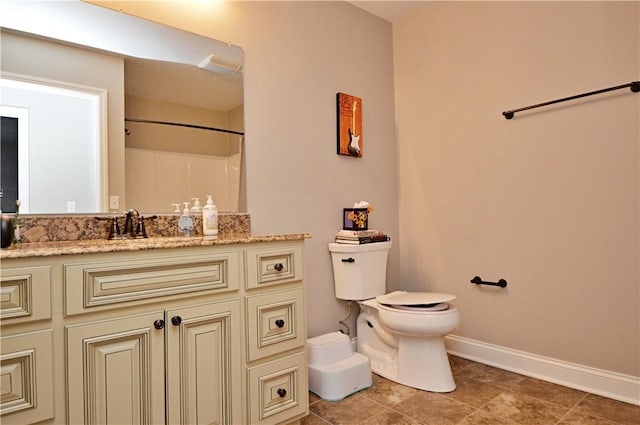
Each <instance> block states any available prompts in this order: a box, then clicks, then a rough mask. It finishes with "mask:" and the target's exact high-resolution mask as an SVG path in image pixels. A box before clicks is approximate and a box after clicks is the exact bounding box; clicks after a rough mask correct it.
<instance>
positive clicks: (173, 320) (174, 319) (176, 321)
mask: <svg viewBox="0 0 640 425" xmlns="http://www.w3.org/2000/svg"><path fill="white" fill-rule="evenodd" d="M180 323H182V317H180V316H173V317H172V318H171V324H173V326H178V325H180Z"/></svg>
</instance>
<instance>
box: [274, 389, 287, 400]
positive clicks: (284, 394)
mask: <svg viewBox="0 0 640 425" xmlns="http://www.w3.org/2000/svg"><path fill="white" fill-rule="evenodd" d="M276 392H277V393H278V395H279V396H280V397H281V398H284V396H286V395H287V390H285V389H284V388H278V391H276Z"/></svg>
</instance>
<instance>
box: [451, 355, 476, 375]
mask: <svg viewBox="0 0 640 425" xmlns="http://www.w3.org/2000/svg"><path fill="white" fill-rule="evenodd" d="M448 357H449V364H450V365H451V370H452V371H453V372H454V373H456V372H459V371H461V370H463V369H464V368H465V367H467V366H470V365H472V364H473V363H475V362H473V361H471V360H467V359H463V358H462V357H458V356H452V355H451V354H449V355H448Z"/></svg>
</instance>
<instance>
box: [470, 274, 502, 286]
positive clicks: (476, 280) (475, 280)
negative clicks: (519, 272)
mask: <svg viewBox="0 0 640 425" xmlns="http://www.w3.org/2000/svg"><path fill="white" fill-rule="evenodd" d="M471 283H475V284H476V285H489V286H499V287H501V288H506V287H507V281H506V280H504V279H500V280H498V281H497V282H487V281H484V280H482V278H481V277H480V276H475V277H474V278H473V279H471Z"/></svg>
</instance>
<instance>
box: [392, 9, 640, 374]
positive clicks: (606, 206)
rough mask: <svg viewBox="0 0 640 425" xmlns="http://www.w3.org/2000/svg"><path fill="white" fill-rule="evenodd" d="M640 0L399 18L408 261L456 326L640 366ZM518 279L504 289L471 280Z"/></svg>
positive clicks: (489, 338)
mask: <svg viewBox="0 0 640 425" xmlns="http://www.w3.org/2000/svg"><path fill="white" fill-rule="evenodd" d="M639 6H640V3H638V2H622V3H613V2H567V3H564V2H496V3H491V2H473V3H467V2H433V3H430V4H429V5H428V6H426V7H425V8H424V9H422V10H421V11H420V12H419V13H416V14H414V15H413V16H411V17H409V18H407V19H405V20H403V21H402V22H400V23H399V24H397V25H395V26H394V31H393V32H394V53H395V82H396V105H397V107H396V117H397V127H398V147H399V158H400V159H399V179H400V186H399V187H400V192H399V199H400V203H399V207H400V239H401V244H400V271H401V280H402V281H405V282H414V284H413V289H422V290H434V291H443V292H449V293H453V294H456V295H457V297H458V299H457V304H458V306H459V307H460V310H461V315H462V324H461V326H460V328H459V330H458V331H457V334H458V335H459V336H463V337H467V338H472V339H475V340H479V341H483V342H487V343H492V344H497V345H500V346H505V347H509V348H512V349H517V350H522V351H525V352H529V353H535V354H539V355H542V356H548V357H551V358H556V359H561V360H565V361H569V362H574V363H578V364H582V365H588V366H593V367H596V368H601V369H605V370H609V371H616V372H620V373H624V374H629V375H634V376H639V375H640V351H639V349H640V340H639V338H640V328H639V322H640V317H639V312H640V294H639V282H640V276H639V257H640V252H639V246H640V241H639V226H638V224H639V216H640V214H639V210H638V203H639V192H640V187H639V177H640V168H639V149H638V145H639V140H640V96H639V95H638V94H633V93H631V92H630V91H628V90H625V91H620V92H613V93H610V94H605V95H601V96H598V97H592V98H587V99H583V100H579V101H574V102H572V103H565V104H560V105H558V106H556V107H551V108H547V109H541V110H535V111H531V112H528V113H524V112H523V113H521V114H516V118H515V119H513V120H511V121H507V120H505V119H504V118H503V117H502V115H501V112H502V111H504V110H508V109H512V108H517V107H522V106H526V105H530V104H534V103H538V102H543V101H546V100H551V99H556V98H560V97H564V96H569V95H573V94H577V93H581V92H586V91H590V90H596V89H600V88H604V87H609V86H615V85H618V84H623V83H628V82H631V81H633V80H638V78H640V29H639V22H640V7H639ZM475 275H480V276H482V277H483V278H485V279H486V280H497V279H499V278H505V279H507V281H508V282H509V286H508V287H507V289H505V290H502V289H492V288H479V287H476V286H475V285H472V284H470V283H469V280H470V279H471V278H472V277H473V276H475Z"/></svg>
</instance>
